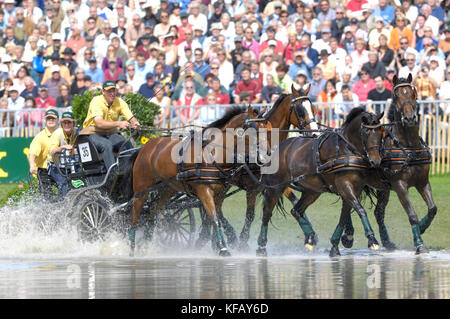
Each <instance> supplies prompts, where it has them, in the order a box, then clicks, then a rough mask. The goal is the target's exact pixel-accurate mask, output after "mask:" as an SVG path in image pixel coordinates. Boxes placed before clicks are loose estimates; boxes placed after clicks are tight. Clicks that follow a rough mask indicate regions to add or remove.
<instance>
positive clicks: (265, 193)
mask: <svg viewBox="0 0 450 319" xmlns="http://www.w3.org/2000/svg"><path fill="white" fill-rule="evenodd" d="M273 193H274V192H273V188H265V189H264V190H263V191H261V192H260V193H259V195H258V196H257V200H259V198H260V197H261V196H262V197H263V198H264V201H263V202H264V204H265V203H266V201H267V200H268V198H270V197H271V196H273ZM283 197H284V195H281V196H280V198H279V199H278V201H277V203H276V205H275V208H276V210H277V211H278V212H280V213H281V214H282V215H283V216H284V217H286V215H289V213H288V212H287V211H286V209H285V208H284V199H283Z"/></svg>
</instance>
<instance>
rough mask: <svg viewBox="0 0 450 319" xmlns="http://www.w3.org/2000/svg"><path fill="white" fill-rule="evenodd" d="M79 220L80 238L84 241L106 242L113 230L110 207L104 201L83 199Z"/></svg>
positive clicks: (80, 205)
mask: <svg viewBox="0 0 450 319" xmlns="http://www.w3.org/2000/svg"><path fill="white" fill-rule="evenodd" d="M78 207H80V209H79V211H78V212H79V213H78V214H77V215H78V220H77V231H78V237H79V239H80V240H82V241H87V242H93V241H97V240H104V239H105V238H106V235H107V234H108V233H109V232H110V231H111V230H112V220H111V216H110V215H109V214H108V210H109V205H108V203H107V202H106V201H105V200H103V199H101V198H100V199H92V198H85V199H82V200H81V202H80V204H79V205H78Z"/></svg>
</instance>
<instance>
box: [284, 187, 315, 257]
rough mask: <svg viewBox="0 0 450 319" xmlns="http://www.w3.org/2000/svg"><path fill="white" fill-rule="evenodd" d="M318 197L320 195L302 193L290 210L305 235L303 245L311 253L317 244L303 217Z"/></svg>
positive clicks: (307, 221)
mask: <svg viewBox="0 0 450 319" xmlns="http://www.w3.org/2000/svg"><path fill="white" fill-rule="evenodd" d="M285 194H286V193H285ZM319 196H320V193H313V192H308V191H304V192H302V196H301V197H300V200H298V201H297V203H296V204H295V206H294V208H292V210H291V214H292V216H294V218H295V219H296V220H297V222H298V224H299V225H300V228H301V229H302V231H303V233H304V234H305V243H304V245H305V247H306V248H307V249H308V250H309V251H311V252H312V251H313V250H314V246H315V245H316V244H317V242H318V239H317V235H316V233H315V231H314V229H313V228H312V225H311V223H310V222H309V220H308V218H307V217H306V215H305V210H306V208H307V207H309V206H310V205H311V204H312V203H314V202H315V201H316V200H317V198H319Z"/></svg>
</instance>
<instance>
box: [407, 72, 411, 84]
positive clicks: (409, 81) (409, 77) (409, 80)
mask: <svg viewBox="0 0 450 319" xmlns="http://www.w3.org/2000/svg"><path fill="white" fill-rule="evenodd" d="M407 80H408V83H411V82H412V74H411V73H410V74H409V75H408V78H407Z"/></svg>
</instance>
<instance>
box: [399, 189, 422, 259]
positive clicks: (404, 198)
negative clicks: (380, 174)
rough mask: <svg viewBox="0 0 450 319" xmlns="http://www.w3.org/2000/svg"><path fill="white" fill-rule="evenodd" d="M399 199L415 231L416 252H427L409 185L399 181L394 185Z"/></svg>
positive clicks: (413, 231)
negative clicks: (411, 199)
mask: <svg viewBox="0 0 450 319" xmlns="http://www.w3.org/2000/svg"><path fill="white" fill-rule="evenodd" d="M393 188H394V190H395V192H396V193H397V196H398V199H399V200H400V203H401V204H402V206H403V209H404V210H405V212H406V214H407V215H408V219H409V223H410V224H411V229H412V233H413V240H414V247H416V254H421V253H427V252H428V249H427V248H426V247H425V245H424V243H423V240H422V237H421V236H420V226H419V219H418V218H417V215H416V212H415V211H414V208H413V206H412V204H411V201H410V199H409V194H408V187H407V186H406V185H405V183H403V182H401V181H400V182H398V183H395V184H394V185H393Z"/></svg>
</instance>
